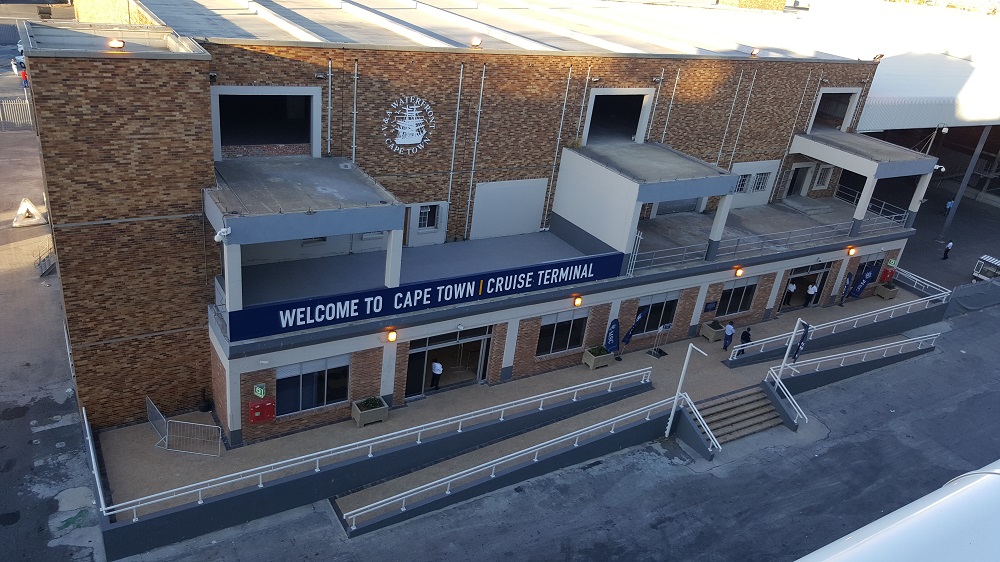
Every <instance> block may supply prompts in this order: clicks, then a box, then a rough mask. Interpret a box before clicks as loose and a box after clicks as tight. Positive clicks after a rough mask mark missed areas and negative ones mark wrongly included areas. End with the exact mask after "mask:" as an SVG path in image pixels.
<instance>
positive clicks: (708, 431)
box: [681, 392, 722, 451]
mask: <svg viewBox="0 0 1000 562" xmlns="http://www.w3.org/2000/svg"><path fill="white" fill-rule="evenodd" d="M681 397H683V398H684V401H685V402H687V405H688V406H690V410H691V413H692V414H694V417H695V418H696V419H697V420H698V423H700V424H701V427H703V428H705V434H706V435H708V440H709V441H710V442H711V443H712V444H711V445H710V446H709V447H708V450H709V451H711V450H712V447H715V449H716V450H717V451H721V450H722V445H721V444H719V440H718V439H716V438H715V434H714V433H712V430H711V428H709V427H708V422H706V421H705V418H703V417H701V412H699V411H698V408H696V407H695V405H694V402H692V401H691V397H690V396H688V393H687V392H682V393H681Z"/></svg>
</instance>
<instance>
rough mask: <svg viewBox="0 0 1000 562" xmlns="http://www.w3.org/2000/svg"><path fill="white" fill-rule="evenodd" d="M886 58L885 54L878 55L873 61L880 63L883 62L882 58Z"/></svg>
mask: <svg viewBox="0 0 1000 562" xmlns="http://www.w3.org/2000/svg"><path fill="white" fill-rule="evenodd" d="M884 56H885V55H883V54H878V55H875V58H873V59H872V60H873V61H875V62H878V61H880V60H882V57H884Z"/></svg>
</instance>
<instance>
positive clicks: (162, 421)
mask: <svg viewBox="0 0 1000 562" xmlns="http://www.w3.org/2000/svg"><path fill="white" fill-rule="evenodd" d="M146 419H148V420H149V424H150V425H152V426H153V429H154V430H156V434H157V435H159V436H160V440H159V441H157V443H156V446H157V447H159V448H161V449H166V450H168V451H178V452H181V453H192V454H195V455H210V456H213V457H217V456H219V455H221V454H222V428H220V427H219V426H217V425H207V424H203V423H192V422H185V421H178V420H168V419H167V418H166V417H164V416H163V414H161V413H160V409H159V408H157V407H156V404H154V403H153V401H152V400H150V399H149V396H147V397H146Z"/></svg>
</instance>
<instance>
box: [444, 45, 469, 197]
mask: <svg viewBox="0 0 1000 562" xmlns="http://www.w3.org/2000/svg"><path fill="white" fill-rule="evenodd" d="M464 75H465V63H464V62H462V63H459V64H458V99H457V100H456V101H455V132H454V133H453V134H452V137H451V168H450V169H449V171H448V206H449V207H450V206H451V186H452V183H453V182H454V181H455V151H456V150H457V149H458V116H459V114H460V110H461V108H462V77H463V76H464Z"/></svg>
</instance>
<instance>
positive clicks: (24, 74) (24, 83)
mask: <svg viewBox="0 0 1000 562" xmlns="http://www.w3.org/2000/svg"><path fill="white" fill-rule="evenodd" d="M21 87H22V88H24V89H28V71H27V70H22V71H21Z"/></svg>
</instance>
